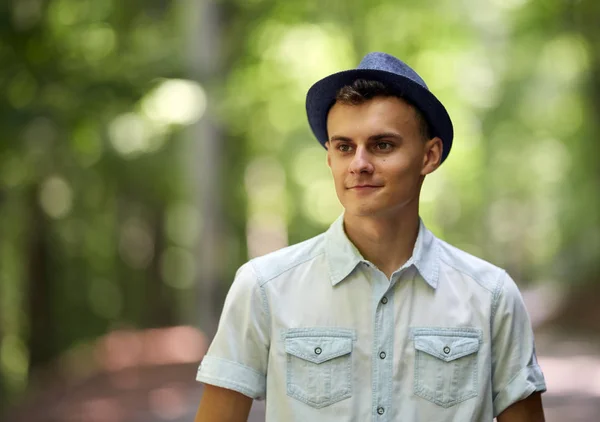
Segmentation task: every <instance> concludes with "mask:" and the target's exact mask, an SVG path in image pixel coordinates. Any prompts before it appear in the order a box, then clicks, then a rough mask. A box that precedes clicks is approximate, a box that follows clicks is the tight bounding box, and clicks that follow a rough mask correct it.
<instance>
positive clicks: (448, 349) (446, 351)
mask: <svg viewBox="0 0 600 422" xmlns="http://www.w3.org/2000/svg"><path fill="white" fill-rule="evenodd" d="M444 353H445V354H448V353H450V348H449V347H448V346H446V347H444Z"/></svg>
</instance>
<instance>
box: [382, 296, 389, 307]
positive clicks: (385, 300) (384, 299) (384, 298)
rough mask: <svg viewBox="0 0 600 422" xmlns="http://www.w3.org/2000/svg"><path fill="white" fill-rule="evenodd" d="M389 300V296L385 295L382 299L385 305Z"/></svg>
mask: <svg viewBox="0 0 600 422" xmlns="http://www.w3.org/2000/svg"><path fill="white" fill-rule="evenodd" d="M387 302H388V299H387V297H385V296H384V297H383V299H381V303H383V304H384V305H385V304H386V303H387Z"/></svg>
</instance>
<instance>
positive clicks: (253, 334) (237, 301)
mask: <svg viewBox="0 0 600 422" xmlns="http://www.w3.org/2000/svg"><path fill="white" fill-rule="evenodd" d="M269 344H270V315H269V308H268V305H267V299H266V295H265V292H264V290H263V287H262V286H260V284H259V280H258V279H257V277H256V275H255V273H254V271H253V269H252V264H251V263H247V264H245V265H243V266H242V267H241V268H240V269H239V270H238V272H237V274H236V276H235V279H234V281H233V284H232V285H231V288H230V290H229V293H228V294H227V298H226V299H225V304H224V306H223V312H222V313H221V318H220V320H219V326H218V329H217V333H216V334H215V337H214V339H213V341H212V343H211V345H210V347H209V349H208V351H207V353H206V355H205V356H204V358H203V359H202V362H201V364H200V367H199V368H198V374H197V376H196V380H197V381H201V382H204V383H206V384H211V385H215V386H218V387H222V388H227V389H230V390H234V391H237V392H240V393H242V394H244V395H246V396H248V397H251V398H253V399H264V398H265V395H266V374H267V363H268V353H269Z"/></svg>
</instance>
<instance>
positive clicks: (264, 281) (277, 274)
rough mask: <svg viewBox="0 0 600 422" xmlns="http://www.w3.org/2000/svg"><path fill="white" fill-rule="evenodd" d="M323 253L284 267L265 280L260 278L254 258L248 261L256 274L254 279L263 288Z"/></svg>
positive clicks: (322, 252) (321, 253)
mask: <svg viewBox="0 0 600 422" xmlns="http://www.w3.org/2000/svg"><path fill="white" fill-rule="evenodd" d="M324 253H325V251H321V252H319V253H318V254H316V255H312V256H309V257H307V258H306V259H303V260H301V261H298V262H294V263H292V264H290V266H289V267H286V268H284V269H283V270H281V271H280V272H278V273H276V274H274V275H272V276H270V277H269V278H268V279H265V278H263V277H262V274H261V273H260V271H259V269H258V268H257V266H256V265H255V264H254V261H255V259H256V258H255V259H252V260H250V264H251V265H252V268H253V269H254V273H255V274H256V277H257V279H258V281H259V285H260V287H263V286H264V285H265V284H267V283H269V282H270V281H272V280H273V279H275V278H277V277H279V276H280V275H282V274H284V273H286V272H288V271H290V270H292V269H294V268H296V267H297V266H299V265H302V264H304V263H306V262H308V261H311V260H313V259H315V258H318V257H319V256H321V255H323V254H324Z"/></svg>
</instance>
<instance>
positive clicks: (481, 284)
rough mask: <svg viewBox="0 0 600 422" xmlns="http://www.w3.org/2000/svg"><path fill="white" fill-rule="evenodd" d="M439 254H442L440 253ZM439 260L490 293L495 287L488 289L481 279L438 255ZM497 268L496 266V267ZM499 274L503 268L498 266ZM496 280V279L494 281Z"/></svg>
mask: <svg viewBox="0 0 600 422" xmlns="http://www.w3.org/2000/svg"><path fill="white" fill-rule="evenodd" d="M440 255H442V254H441V253H440ZM439 260H440V261H442V262H443V263H444V264H446V265H447V266H449V267H450V268H453V269H455V270H456V271H458V272H460V273H462V274H464V275H466V276H469V277H470V278H471V279H472V280H473V281H474V282H475V283H477V284H478V285H479V286H481V287H483V288H484V289H485V290H487V291H488V292H490V293H492V294H493V293H494V291H495V289H490V288H489V287H487V286H486V285H485V284H484V283H482V282H481V281H479V279H478V278H477V277H475V276H474V275H473V274H471V273H469V272H468V271H465V270H463V269H461V268H458V267H457V266H455V265H453V264H452V263H450V262H448V261H446V259H444V258H443V257H442V256H440V257H439ZM496 268H498V267H496ZM498 270H499V272H500V274H502V273H503V272H504V270H502V269H501V268H498ZM496 282H497V281H496Z"/></svg>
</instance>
